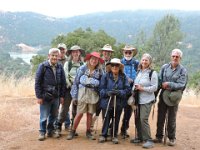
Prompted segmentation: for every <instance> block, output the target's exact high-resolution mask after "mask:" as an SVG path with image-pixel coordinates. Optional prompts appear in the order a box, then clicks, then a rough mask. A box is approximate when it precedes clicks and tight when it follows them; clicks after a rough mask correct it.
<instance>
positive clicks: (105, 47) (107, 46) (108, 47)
mask: <svg viewBox="0 0 200 150" xmlns="http://www.w3.org/2000/svg"><path fill="white" fill-rule="evenodd" d="M101 51H109V52H113V51H114V50H113V49H112V46H111V45H110V44H106V45H104V46H103V48H102V49H101Z"/></svg>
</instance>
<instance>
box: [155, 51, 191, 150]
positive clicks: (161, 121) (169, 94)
mask: <svg viewBox="0 0 200 150" xmlns="http://www.w3.org/2000/svg"><path fill="white" fill-rule="evenodd" d="M182 57H183V53H182V51H181V50H180V49H174V50H172V52H171V62H170V63H168V64H165V65H163V66H162V68H161V70H160V73H159V79H160V87H161V92H160V96H159V102H158V117H157V118H158V120H157V131H156V139H155V140H154V142H155V143H162V142H163V136H164V143H165V142H166V138H168V139H169V141H168V143H167V144H168V145H169V146H174V145H175V144H176V116H177V111H178V106H179V102H180V100H181V98H182V94H183V91H184V90H185V87H186V84H187V79H188V75H187V70H186V68H185V67H184V66H183V65H181V59H182ZM164 126H165V134H163V129H164Z"/></svg>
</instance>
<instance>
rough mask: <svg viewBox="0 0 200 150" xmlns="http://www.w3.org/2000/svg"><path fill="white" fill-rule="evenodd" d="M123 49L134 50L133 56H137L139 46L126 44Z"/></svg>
mask: <svg viewBox="0 0 200 150" xmlns="http://www.w3.org/2000/svg"><path fill="white" fill-rule="evenodd" d="M122 50H123V51H133V56H135V55H136V54H137V52H138V50H137V48H135V47H133V46H132V45H125V47H124V48H122Z"/></svg>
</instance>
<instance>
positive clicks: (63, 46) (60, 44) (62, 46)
mask: <svg viewBox="0 0 200 150" xmlns="http://www.w3.org/2000/svg"><path fill="white" fill-rule="evenodd" d="M59 48H64V49H67V47H66V45H65V44H64V43H59V44H58V49H59Z"/></svg>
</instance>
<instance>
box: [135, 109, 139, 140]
mask: <svg viewBox="0 0 200 150" xmlns="http://www.w3.org/2000/svg"><path fill="white" fill-rule="evenodd" d="M137 111H138V106H136V109H135V110H134V115H135V116H134V117H135V139H137V138H138V137H137V127H136V121H137V119H136V118H137V117H138V116H137V113H138V112H137Z"/></svg>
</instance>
